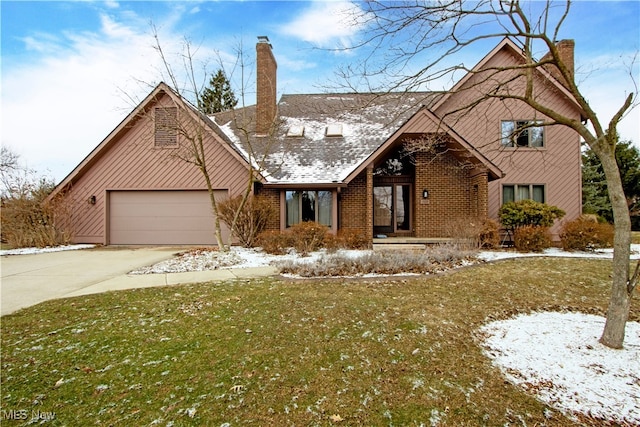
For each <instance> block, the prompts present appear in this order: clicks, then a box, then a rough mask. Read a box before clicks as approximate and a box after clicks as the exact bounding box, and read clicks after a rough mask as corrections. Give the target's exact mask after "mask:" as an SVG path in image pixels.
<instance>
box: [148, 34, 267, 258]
mask: <svg viewBox="0 0 640 427" xmlns="http://www.w3.org/2000/svg"><path fill="white" fill-rule="evenodd" d="M153 37H154V40H155V45H154V48H155V50H156V51H157V53H158V55H159V56H160V59H161V61H162V64H163V66H164V73H165V74H166V75H167V76H168V79H169V81H170V85H171V88H172V89H173V90H174V91H175V92H176V93H177V94H178V95H180V96H181V97H182V98H183V99H185V100H186V101H187V103H185V104H184V105H183V110H184V111H181V113H182V114H177V115H175V116H174V118H173V119H171V118H170V119H169V120H168V121H166V122H165V123H164V124H161V125H160V127H164V128H165V130H167V131H170V132H174V133H177V135H179V136H180V138H179V144H178V145H179V147H178V149H176V150H173V151H172V152H171V154H170V155H171V156H172V157H174V158H176V159H179V160H180V161H183V162H186V163H189V164H192V165H194V166H195V167H197V168H198V170H199V171H200V172H201V174H202V176H203V178H204V180H205V183H206V186H207V191H208V194H209V199H210V202H211V209H212V211H213V214H214V217H215V224H214V225H215V238H216V242H217V244H218V248H219V249H220V250H221V251H226V250H228V245H227V242H224V239H223V237H222V229H221V224H220V218H221V215H220V210H219V203H220V202H221V200H217V199H216V196H215V191H214V183H213V182H212V179H211V170H212V169H211V167H212V166H211V165H209V163H208V162H209V159H208V158H207V153H206V152H207V147H206V143H205V139H206V135H208V134H209V133H210V131H211V129H212V127H216V126H218V125H225V124H226V123H217V122H216V118H220V119H221V120H226V121H228V122H230V123H232V127H233V129H234V131H235V132H234V133H235V136H236V137H238V138H239V139H240V141H236V142H239V144H235V146H234V150H238V149H240V150H242V151H243V152H242V156H243V157H244V158H245V160H246V161H247V175H246V185H245V186H244V190H243V192H242V194H241V198H240V203H238V204H237V208H236V211H235V214H234V215H233V220H232V221H231V222H230V223H229V224H227V225H228V226H229V229H230V232H231V234H236V232H237V230H236V228H237V223H238V220H239V218H240V216H241V213H242V211H243V209H245V206H246V203H247V200H248V199H249V198H250V197H251V195H252V190H253V186H254V183H255V182H256V181H257V180H258V179H259V177H260V174H261V173H262V172H263V171H264V170H265V166H264V165H265V162H266V160H267V158H268V157H269V155H270V154H271V149H272V147H273V146H274V145H275V142H276V138H275V134H276V133H277V130H278V128H279V126H278V123H277V121H276V122H274V123H273V125H272V126H271V128H270V129H269V132H267V134H266V135H261V136H260V137H259V138H258V137H256V126H255V117H254V115H253V114H251V113H250V112H249V109H248V108H247V107H246V104H245V99H246V92H247V89H246V82H245V70H246V68H247V65H246V63H245V58H244V56H245V52H244V49H243V47H242V44H240V45H239V47H238V48H237V49H236V52H235V53H236V62H235V64H233V67H232V69H231V70H230V71H227V70H226V69H225V68H226V67H225V64H224V63H223V61H222V60H221V59H220V58H218V59H219V61H218V62H219V64H218V67H219V73H222V74H223V75H225V77H226V76H229V77H230V78H232V77H233V75H234V73H235V72H236V71H238V72H239V73H240V74H241V76H240V82H241V85H240V107H238V108H235V106H236V104H237V103H238V100H237V99H235V94H233V95H234V96H233V98H234V99H233V102H230V103H229V104H228V106H229V110H228V111H222V112H220V113H218V115H217V116H216V117H213V116H211V117H209V116H207V115H206V114H204V113H203V111H205V106H204V105H203V102H205V101H204V97H203V96H202V94H203V92H204V91H206V89H207V88H206V87H205V84H206V75H207V73H206V70H205V72H203V73H201V74H202V76H205V77H204V78H203V79H202V81H200V80H199V78H198V75H200V74H199V73H198V72H197V70H196V68H195V52H194V47H193V45H192V44H191V42H190V41H189V40H186V39H185V41H184V44H183V52H182V53H181V57H182V69H181V71H182V73H181V75H182V79H184V80H186V82H187V83H186V84H182V83H181V81H180V77H179V76H178V73H177V72H176V70H175V67H174V66H173V65H172V64H171V62H170V61H169V59H168V58H167V55H165V52H164V50H163V47H162V44H161V42H160V39H159V36H158V33H157V31H156V30H155V28H153ZM227 81H228V80H227ZM183 87H184V88H185V89H182V88H183ZM189 99H191V100H193V105H189V104H188V102H189ZM191 106H192V107H193V109H192V111H191V112H190V113H191V114H187V112H186V109H188V108H190V107H191ZM194 112H195V113H196V115H197V120H195V121H193V120H189V119H187V116H189V115H191V116H192V115H193V113H194ZM167 116H169V114H167ZM212 119H213V122H212ZM154 120H155V121H156V122H155V125H156V129H158V125H159V122H158V119H157V118H155V119H154ZM232 144H233V141H232ZM225 217H228V215H225Z"/></svg>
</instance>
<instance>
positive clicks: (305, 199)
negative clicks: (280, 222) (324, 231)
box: [285, 191, 333, 228]
mask: <svg viewBox="0 0 640 427" xmlns="http://www.w3.org/2000/svg"><path fill="white" fill-rule="evenodd" d="M285 197H286V205H287V206H286V207H287V214H286V215H287V221H286V222H287V228H289V227H291V226H292V225H294V224H298V223H300V222H305V221H314V222H318V223H320V224H323V225H326V226H327V227H329V228H331V225H332V224H331V219H332V198H333V197H332V194H331V191H287V192H286V196H285Z"/></svg>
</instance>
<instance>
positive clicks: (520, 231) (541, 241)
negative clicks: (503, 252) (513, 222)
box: [513, 225, 551, 252]
mask: <svg viewBox="0 0 640 427" xmlns="http://www.w3.org/2000/svg"><path fill="white" fill-rule="evenodd" d="M513 244H514V246H515V248H516V249H517V250H518V251H520V252H542V251H543V250H545V249H547V248H550V247H551V234H550V233H549V227H542V226H539V225H524V226H522V227H518V228H516V229H515V232H514V234H513Z"/></svg>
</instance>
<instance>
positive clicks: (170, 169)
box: [52, 37, 581, 245]
mask: <svg viewBox="0 0 640 427" xmlns="http://www.w3.org/2000/svg"><path fill="white" fill-rule="evenodd" d="M560 44H561V45H562V49H561V50H562V52H564V54H565V55H569V56H567V58H569V59H570V63H571V64H572V63H573V42H572V41H562V42H560ZM256 53H257V98H256V99H257V101H256V105H254V106H249V107H245V108H240V109H236V110H234V111H230V112H224V113H218V114H215V115H213V116H209V117H208V116H205V115H203V114H201V113H199V112H198V111H197V110H196V109H195V108H194V107H193V106H192V105H191V104H189V103H188V102H187V101H186V100H185V99H183V98H182V97H181V96H179V95H178V94H177V93H175V92H174V91H173V90H172V89H171V88H169V87H168V86H167V85H166V84H164V83H161V84H159V85H158V86H157V87H156V88H155V89H154V90H153V91H152V92H151V93H150V94H149V95H148V96H147V97H146V98H145V99H144V100H143V101H142V102H141V103H140V105H138V106H137V107H136V108H135V109H134V110H133V111H132V112H131V113H130V114H129V115H128V116H127V117H126V118H125V119H124V120H123V121H122V122H121V123H120V124H119V125H118V126H117V127H116V128H115V129H114V130H113V131H112V132H111V133H110V134H109V135H108V136H107V137H106V138H105V139H104V140H103V141H102V142H101V143H100V144H99V145H98V146H97V147H96V148H95V149H94V150H93V151H92V152H91V153H90V154H89V155H88V156H87V157H86V158H85V159H84V160H83V161H82V162H81V163H80V164H79V165H78V166H77V167H76V168H75V169H74V170H73V171H72V172H71V173H70V174H69V175H68V176H67V177H66V178H65V179H64V180H63V181H62V182H61V183H60V184H59V185H58V186H57V187H56V189H55V191H54V194H53V195H52V197H53V196H55V194H61V195H64V197H65V198H66V199H67V201H68V202H69V203H71V204H72V205H73V206H74V209H73V218H72V221H73V224H74V241H75V242H78V243H99V244H112V245H116V244H215V239H214V234H213V214H212V211H211V204H210V201H209V195H208V192H207V186H206V182H205V180H204V177H203V175H202V173H201V172H200V171H199V170H198V168H197V167H195V166H194V165H193V164H191V163H189V162H186V161H185V160H184V159H185V156H184V152H183V151H181V150H183V148H184V146H188V145H189V143H190V142H192V140H190V139H189V133H188V132H182V131H181V129H182V127H181V128H180V129H178V126H174V125H172V123H180V124H181V126H182V125H183V124H184V126H185V128H187V129H191V130H192V131H194V130H195V131H194V132H195V133H196V134H197V135H198V137H199V138H201V139H200V140H201V141H202V144H203V147H204V151H205V156H204V158H205V160H206V162H207V164H208V170H209V171H210V178H211V183H212V188H213V190H214V194H215V196H216V198H217V199H218V200H220V199H223V198H227V197H232V196H235V195H237V194H241V192H242V191H243V189H244V188H246V185H247V182H248V177H249V176H250V175H249V174H250V173H252V172H253V171H255V172H257V173H256V174H255V177H256V178H255V182H254V183H253V187H252V191H253V192H254V194H259V195H261V196H263V197H265V198H267V199H268V200H270V201H271V202H272V203H273V205H274V206H276V207H278V211H279V212H280V214H279V215H278V216H276V217H274V218H272V219H271V221H270V222H269V224H268V228H269V229H273V230H286V229H287V228H288V227H290V226H291V225H293V224H295V223H298V222H301V221H317V222H319V223H322V224H325V225H327V226H328V227H329V228H330V229H331V230H332V231H334V232H337V231H339V230H351V231H354V232H359V233H362V234H363V235H365V236H366V237H367V238H368V239H369V240H370V241H373V239H374V237H376V236H378V237H381V236H404V237H416V238H443V237H448V236H450V235H451V233H452V232H455V229H456V228H460V227H465V224H468V223H469V222H471V221H478V220H481V219H483V218H486V217H491V218H496V217H497V213H498V209H499V207H500V206H501V204H502V203H504V202H507V201H512V200H520V199H525V198H532V199H534V200H538V201H542V202H547V203H549V204H552V205H556V206H559V207H560V208H562V209H564V210H565V211H566V212H567V218H569V219H572V218H575V217H577V216H578V215H580V213H581V171H580V140H579V137H578V135H577V134H576V133H574V132H572V131H571V130H569V129H568V128H565V127H561V126H545V127H543V126H539V125H540V123H541V120H543V119H544V117H543V116H541V115H540V113H536V112H535V111H534V110H533V109H531V108H530V107H528V106H526V105H524V104H522V103H519V102H517V101H514V100H511V99H500V98H492V99H491V100H490V101H487V102H484V103H482V104H480V105H478V106H475V107H474V108H473V109H467V108H465V107H466V106H467V104H471V103H473V96H474V95H473V94H474V93H476V94H477V93H481V92H482V91H489V90H493V88H492V87H490V85H492V84H494V80H495V79H496V77H501V78H502V77H503V78H504V81H505V82H506V81H510V80H509V79H511V78H512V76H511V75H510V74H509V72H503V73H502V74H501V73H496V72H495V70H497V69H501V67H505V66H509V65H513V64H521V63H522V61H523V56H522V53H521V52H520V51H519V49H518V47H517V46H516V45H515V44H514V43H513V42H512V41H510V40H509V39H504V40H503V41H502V42H501V43H499V44H498V45H497V46H496V47H495V48H494V49H493V50H492V51H491V52H489V53H488V54H487V55H486V56H485V57H484V58H483V59H482V60H481V61H480V62H479V63H478V64H477V65H476V67H475V68H474V70H475V71H482V70H486V72H487V73H493V74H492V78H491V79H484V80H483V79H482V73H480V74H478V73H477V72H475V73H469V74H468V75H467V76H465V77H464V78H463V79H461V80H460V81H459V82H458V83H457V84H456V85H455V86H454V88H453V89H452V90H451V91H450V92H448V93H445V94H441V93H432V92H412V93H364V94H363V93H334V94H306V95H283V96H282V97H281V98H280V100H279V101H278V100H277V87H276V86H277V83H276V77H277V63H276V59H275V57H274V54H273V48H272V46H271V44H270V43H269V40H268V39H267V38H266V37H259V40H258V43H257V45H256ZM553 71H554V70H548V72H547V71H542V72H540V73H537V74H536V78H537V79H540V83H541V87H543V88H544V90H542V91H540V93H539V96H540V99H541V100H542V99H544V101H545V102H547V103H548V104H549V105H553V106H554V107H555V108H558V109H561V110H562V112H563V113H565V114H567V115H569V116H570V117H573V118H575V119H576V120H579V119H580V117H581V114H580V109H579V108H578V106H577V104H576V102H575V100H574V99H573V98H572V96H571V95H570V93H569V92H568V91H567V90H566V88H565V86H564V85H563V83H562V80H561V79H560V78H557V77H555V74H554V73H553ZM483 72H484V71H483ZM511 72H513V71H511ZM517 84H518V82H517V81H512V82H511V83H509V87H510V88H511V89H512V90H513V88H514V87H516V85H517ZM517 89H521V88H517ZM478 91H480V92H478ZM516 129H518V131H516ZM186 157H187V158H188V156H186ZM557 228H558V227H557V226H556V227H555V229H554V230H553V231H554V232H555V233H556V234H557V231H558V230H557ZM225 233H226V236H225V238H226V239H228V237H229V236H228V230H225Z"/></svg>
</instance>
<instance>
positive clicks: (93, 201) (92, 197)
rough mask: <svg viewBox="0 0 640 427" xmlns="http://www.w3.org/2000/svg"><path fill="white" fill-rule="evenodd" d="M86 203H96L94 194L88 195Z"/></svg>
mask: <svg viewBox="0 0 640 427" xmlns="http://www.w3.org/2000/svg"><path fill="white" fill-rule="evenodd" d="M87 203H89V204H90V205H95V204H96V196H89V199H88V200H87Z"/></svg>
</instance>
